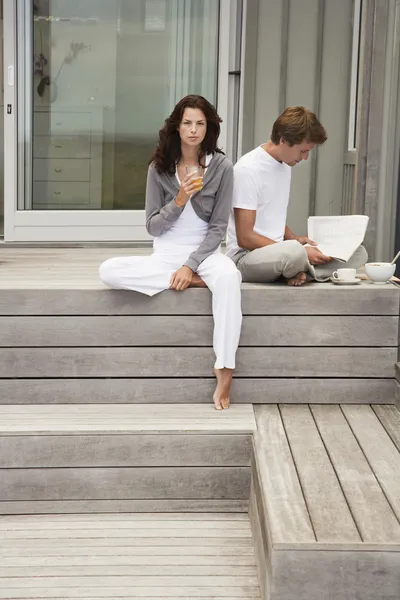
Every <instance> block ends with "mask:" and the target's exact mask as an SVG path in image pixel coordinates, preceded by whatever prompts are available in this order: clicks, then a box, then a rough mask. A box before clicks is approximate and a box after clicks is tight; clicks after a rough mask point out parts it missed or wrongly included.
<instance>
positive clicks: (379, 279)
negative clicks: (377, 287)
mask: <svg viewBox="0 0 400 600" xmlns="http://www.w3.org/2000/svg"><path fill="white" fill-rule="evenodd" d="M395 270H396V265H392V263H387V262H374V263H367V264H366V265H365V272H366V274H367V275H368V277H369V278H370V279H372V281H373V283H376V284H381V285H382V284H383V283H386V282H387V281H389V279H390V278H391V277H393V275H394V272H395Z"/></svg>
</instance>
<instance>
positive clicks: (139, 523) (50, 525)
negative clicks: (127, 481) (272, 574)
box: [0, 515, 251, 539]
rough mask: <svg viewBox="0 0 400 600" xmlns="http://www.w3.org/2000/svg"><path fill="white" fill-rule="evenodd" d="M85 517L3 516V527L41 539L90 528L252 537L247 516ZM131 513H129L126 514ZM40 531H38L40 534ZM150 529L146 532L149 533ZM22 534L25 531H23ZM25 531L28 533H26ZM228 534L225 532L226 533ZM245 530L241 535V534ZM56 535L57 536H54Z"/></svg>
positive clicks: (101, 533)
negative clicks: (240, 517) (221, 518)
mask: <svg viewBox="0 0 400 600" xmlns="http://www.w3.org/2000/svg"><path fill="white" fill-rule="evenodd" d="M81 516H82V517H85V518H83V519H79V520H76V519H74V518H73V515H72V518H71V519H67V518H64V520H60V519H45V518H43V519H33V518H32V517H25V516H21V518H20V519H15V518H14V519H11V520H10V519H4V518H3V519H0V531H2V532H3V533H4V532H8V533H9V535H10V537H11V538H13V537H14V534H15V535H16V536H18V538H21V537H22V538H24V537H26V538H32V539H37V538H38V537H40V539H44V538H49V537H53V533H54V532H55V531H58V532H59V533H60V537H68V538H70V537H74V536H76V537H77V538H79V539H80V538H81V537H82V535H81V533H82V532H83V533H84V534H85V535H84V536H83V537H87V532H89V531H91V532H93V536H92V537H93V538H95V537H118V536H119V534H121V536H120V537H129V535H131V536H137V537H148V538H150V537H154V536H155V535H156V534H157V533H158V534H159V535H158V536H157V537H185V536H187V537H193V536H196V535H197V536H198V535H200V536H202V535H203V534H204V533H205V535H204V537H213V536H212V535H211V534H214V537H219V536H224V537H235V538H236V537H243V538H245V537H251V531H250V527H249V523H248V522H247V521H246V520H243V519H241V520H237V519H236V520H232V521H230V520H228V519H223V520H219V519H210V521H207V519H206V518H203V519H178V518H177V519H168V518H167V517H166V518H164V519H153V517H152V516H151V515H150V516H147V519H138V520H137V519H130V518H126V519H112V518H109V519H104V520H102V521H101V520H99V519H98V518H96V516H95V515H87V516H86V515H81ZM124 516H125V517H129V515H124ZM143 516H145V515H143ZM38 532H39V535H38ZM146 532H147V533H146ZM21 534H22V535H21ZM23 534H26V535H23ZM225 534H226V535H225ZM240 534H242V535H240ZM55 537H57V536H55Z"/></svg>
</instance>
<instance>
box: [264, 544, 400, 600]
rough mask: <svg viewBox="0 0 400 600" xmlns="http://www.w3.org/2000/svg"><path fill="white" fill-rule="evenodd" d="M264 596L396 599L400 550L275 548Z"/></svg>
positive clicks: (279, 598) (277, 598)
mask: <svg viewBox="0 0 400 600" xmlns="http://www.w3.org/2000/svg"><path fill="white" fill-rule="evenodd" d="M273 569H274V590H273V592H272V593H271V597H270V598H269V599H268V600H321V599H322V598H326V599H328V598H329V600H356V599H357V600H378V598H379V600H398V598H399V590H400V552H352V551H350V552H346V551H342V552H334V551H330V552H329V551H323V550H317V549H316V550H314V551H295V550H290V551H275V552H274V559H273Z"/></svg>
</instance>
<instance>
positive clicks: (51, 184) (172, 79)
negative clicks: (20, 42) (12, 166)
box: [25, 0, 219, 210]
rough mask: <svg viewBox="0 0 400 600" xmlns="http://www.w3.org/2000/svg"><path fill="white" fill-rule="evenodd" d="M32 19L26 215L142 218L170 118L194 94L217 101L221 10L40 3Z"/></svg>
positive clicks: (197, 2) (178, 1) (155, 0)
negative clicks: (129, 212) (124, 213)
mask: <svg viewBox="0 0 400 600" xmlns="http://www.w3.org/2000/svg"><path fill="white" fill-rule="evenodd" d="M32 10H33V14H32V19H33V50H34V52H33V54H34V57H33V75H32V77H33V80H32V86H31V92H30V93H31V104H33V114H32V119H26V122H27V123H28V122H30V121H31V122H32V132H31V134H30V135H28V134H27V133H26V134H25V140H26V142H27V143H28V144H29V143H30V139H29V137H31V143H32V146H31V152H27V153H26V161H27V164H29V163H30V161H31V162H32V169H31V170H29V172H32V188H31V189H32V200H31V201H29V202H28V203H27V204H26V206H30V207H32V208H33V209H35V210H49V209H52V210H54V209H55V210H57V209H61V210H77V209H93V210H99V209H143V208H144V190H145V181H146V172H147V164H148V159H149V156H150V155H151V153H152V150H153V148H154V144H155V142H156V139H157V132H158V130H159V129H160V127H161V126H162V124H163V120H164V118H165V116H166V115H168V114H169V113H170V112H171V110H172V108H173V106H174V104H175V103H176V102H177V101H178V100H179V99H180V98H181V97H182V96H184V95H186V94H187V93H199V94H203V95H204V96H206V97H207V99H208V100H210V101H211V102H214V103H215V102H216V76H217V62H218V56H217V40H218V35H217V28H218V12H219V2H217V1H214V0H138V1H135V2H133V1H132V0H33V2H32ZM27 75H29V73H27ZM27 110H29V106H28V107H27ZM30 110H32V108H31V109H30ZM27 172H28V170H27ZM29 200H30V199H29Z"/></svg>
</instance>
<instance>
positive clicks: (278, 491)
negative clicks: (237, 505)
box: [254, 405, 315, 543]
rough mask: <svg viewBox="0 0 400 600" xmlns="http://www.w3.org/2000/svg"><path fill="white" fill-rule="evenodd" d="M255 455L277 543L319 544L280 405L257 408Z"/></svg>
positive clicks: (272, 534)
mask: <svg viewBox="0 0 400 600" xmlns="http://www.w3.org/2000/svg"><path fill="white" fill-rule="evenodd" d="M255 414H256V420H257V426H258V430H257V431H256V432H255V434H254V453H255V459H256V464H257V469H258V472H259V477H260V488H261V493H262V495H263V496H264V501H265V504H266V508H267V511H268V516H269V523H270V528H271V538H272V541H273V543H274V542H283V541H284V542H290V541H303V542H311V541H314V540H315V536H314V532H313V529H312V526H311V522H310V518H309V515H308V512H307V507H306V504H305V501H304V497H303V494H302V491H301V487H300V483H299V480H298V477H297V473H296V469H295V465H294V463H293V460H292V457H291V453H290V448H289V444H288V441H287V438H286V434H285V430H284V428H283V424H282V420H281V417H280V414H279V410H278V407H277V406H276V405H270V406H257V407H255Z"/></svg>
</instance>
